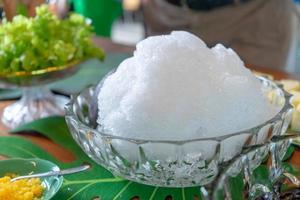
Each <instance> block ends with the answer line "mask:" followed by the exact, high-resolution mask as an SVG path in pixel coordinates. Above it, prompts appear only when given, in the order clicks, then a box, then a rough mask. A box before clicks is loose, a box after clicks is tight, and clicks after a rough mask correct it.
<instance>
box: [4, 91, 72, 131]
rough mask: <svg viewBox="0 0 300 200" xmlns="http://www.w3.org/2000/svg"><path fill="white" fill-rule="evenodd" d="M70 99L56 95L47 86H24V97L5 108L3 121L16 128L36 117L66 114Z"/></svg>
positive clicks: (6, 124)
mask: <svg viewBox="0 0 300 200" xmlns="http://www.w3.org/2000/svg"><path fill="white" fill-rule="evenodd" d="M68 101H69V98H67V97H65V96H61V95H54V94H53V93H52V92H51V91H50V90H49V89H48V88H46V87H31V88H24V89H23V96H22V98H21V99H20V100H19V101H17V102H15V103H13V104H11V105H9V106H7V107H6V108H5V109H4V111H3V113H2V119H1V121H2V122H3V124H4V125H5V126H7V127H9V128H16V127H18V126H20V125H22V124H25V123H28V122H31V121H33V120H36V119H40V118H44V117H49V116H54V115H64V113H65V112H64V106H65V104H66V103H67V102H68Z"/></svg>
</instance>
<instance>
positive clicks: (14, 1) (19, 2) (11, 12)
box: [1, 0, 45, 20]
mask: <svg viewBox="0 0 300 200" xmlns="http://www.w3.org/2000/svg"><path fill="white" fill-rule="evenodd" d="M1 1H2V3H3V7H4V13H5V17H6V18H7V19H8V20H12V18H13V17H14V16H15V15H17V14H22V15H28V16H34V15H35V7H37V6H39V5H41V4H43V3H45V0H1Z"/></svg>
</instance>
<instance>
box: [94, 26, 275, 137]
mask: <svg viewBox="0 0 300 200" xmlns="http://www.w3.org/2000/svg"><path fill="white" fill-rule="evenodd" d="M98 108H99V113H98V120H97V122H98V124H99V125H100V126H99V127H101V129H104V130H105V132H106V133H107V134H111V135H116V136H121V137H130V138H136V139H153V140H158V139H159V140H187V139H195V138H201V137H214V136H221V135H226V134H230V133H234V132H237V131H241V130H244V129H248V128H252V127H254V126H256V125H259V124H261V123H263V122H265V121H267V120H268V119H270V118H272V117H273V116H274V115H275V114H276V113H277V112H278V111H279V108H277V107H275V106H273V105H271V104H270V103H269V101H268V100H267V97H266V95H265V94H264V92H263V89H262V85H261V83H260V81H259V80H258V79H257V78H256V77H255V76H254V75H253V74H252V73H251V71H249V70H248V69H247V68H245V66H244V63H243V62H242V61H241V59H240V58H239V56H238V55H237V54H236V53H235V52H234V51H233V50H232V49H230V48H225V47H224V46H223V45H221V44H218V45H216V46H215V47H213V48H208V47H207V46H206V44H205V43H204V42H203V41H202V40H201V39H200V38H198V37H196V36H195V35H193V34H190V33H188V32H184V31H175V32H172V33H171V34H170V35H162V36H154V37H149V38H147V39H145V40H143V41H141V42H139V43H138V44H137V46H136V51H135V52H134V56H133V57H131V58H128V59H126V60H124V61H123V62H122V63H121V64H120V65H119V67H118V69H117V71H116V72H115V73H113V74H112V75H110V76H108V77H107V78H106V79H105V81H104V83H103V86H102V89H101V91H100V92H99V94H98Z"/></svg>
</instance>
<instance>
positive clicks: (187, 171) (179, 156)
mask: <svg viewBox="0 0 300 200" xmlns="http://www.w3.org/2000/svg"><path fill="white" fill-rule="evenodd" d="M258 78H259V80H260V81H261V83H262V85H263V89H264V91H265V92H266V94H267V95H268V97H269V100H270V102H271V103H272V104H275V105H277V106H280V107H281V108H282V109H281V110H280V112H279V113H278V114H277V115H276V116H274V117H273V118H272V119H270V120H268V121H267V122H263V123H261V124H260V125H258V126H256V127H253V128H251V129H247V130H243V131H240V132H237V133H232V134H227V135H224V136H220V137H211V138H199V139H193V140H180V141H167V140H140V139H134V138H124V137H117V136H113V135H108V134H106V133H103V132H100V131H99V130H97V128H96V127H95V126H93V119H91V116H92V114H91V113H93V110H92V109H93V106H91V105H92V102H93V96H94V93H95V90H96V89H95V88H94V87H90V88H87V89H85V90H84V91H82V92H81V94H79V95H75V96H72V97H71V101H70V102H69V103H68V104H67V105H66V122H67V124H68V127H69V129H70V131H71V134H72V136H73V138H74V139H75V140H76V142H77V143H78V144H79V145H80V146H81V148H82V149H83V150H84V151H85V153H86V154H87V155H89V156H90V157H91V158H92V159H93V160H94V161H96V162H97V163H98V164H100V165H102V166H103V167H105V168H106V169H108V170H110V171H111V172H112V173H113V174H115V175H117V176H121V177H124V178H125V179H128V180H132V181H135V182H139V183H142V184H148V185H153V186H163V187H190V186H203V185H206V184H209V183H212V182H213V181H214V180H215V179H216V178H217V177H218V174H219V173H220V172H221V171H222V170H221V169H222V168H224V167H226V166H227V165H228V163H230V162H231V160H232V159H233V158H234V157H236V156H238V155H239V154H240V153H241V152H242V151H243V150H244V149H249V148H251V147H253V146H257V145H261V144H264V143H267V142H268V141H270V140H271V139H272V138H273V137H274V136H278V135H282V134H284V133H285V132H286V130H287V128H288V126H289V123H290V120H291V114H292V107H291V104H290V97H291V96H290V95H289V94H288V93H286V92H284V91H283V90H282V88H281V87H280V86H278V85H276V84H275V83H274V82H272V81H270V80H268V79H266V78H263V77H258ZM100 89H101V88H100ZM237 109H238V108H237ZM216 125H217V124H216ZM232 144H235V145H232ZM286 146H287V145H282V147H281V149H280V154H282V155H283V154H284V152H285V151H286ZM267 153H268V149H264V148H261V149H259V150H257V151H255V153H253V154H251V156H249V160H250V161H249V163H251V165H250V168H252V169H254V168H256V167H257V166H258V165H259V164H260V163H261V162H262V160H263V159H264V158H265V157H266V155H267ZM239 171H240V164H239V163H237V164H236V165H235V167H233V168H231V170H230V174H232V175H234V174H237V173H239ZM228 173H229V172H228Z"/></svg>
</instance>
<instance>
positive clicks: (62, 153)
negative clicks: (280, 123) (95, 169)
mask: <svg viewBox="0 0 300 200" xmlns="http://www.w3.org/2000/svg"><path fill="white" fill-rule="evenodd" d="M94 42H95V43H96V44H97V45H99V46H101V47H103V49H104V50H105V51H106V52H107V53H109V52H122V53H132V51H133V48H132V47H130V46H125V45H118V44H114V43H112V42H111V41H110V40H108V39H101V38H95V40H94ZM249 68H250V69H253V70H255V71H260V72H263V73H268V74H271V75H273V76H274V78H275V79H277V80H280V79H298V80H300V77H297V76H295V75H292V74H288V73H285V72H283V71H279V70H273V69H268V68H260V67H253V66H251V65H250V66H249ZM11 103H13V101H1V102H0V113H2V111H3V109H4V108H5V107H6V106H7V105H9V104H11ZM8 131H9V129H8V128H6V127H5V126H4V125H3V124H1V123H0V136H8V135H9V133H8ZM18 137H25V138H27V139H30V140H31V141H32V142H33V143H35V144H37V145H39V146H40V147H41V148H42V149H44V150H46V151H47V152H49V153H50V154H52V155H53V156H54V157H56V158H57V159H58V160H61V161H64V162H71V161H72V160H73V156H72V155H71V154H70V153H68V151H66V150H64V149H63V148H62V147H61V146H59V145H56V144H54V143H53V142H51V141H50V140H48V139H47V138H45V137H43V136H39V135H36V134H30V133H26V134H20V135H18ZM0 159H4V157H3V156H2V157H1V155H0ZM289 162H290V163H292V164H294V165H295V166H297V167H299V168H300V148H297V149H296V151H295V153H294V154H293V156H292V157H291V159H290V160H289Z"/></svg>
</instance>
